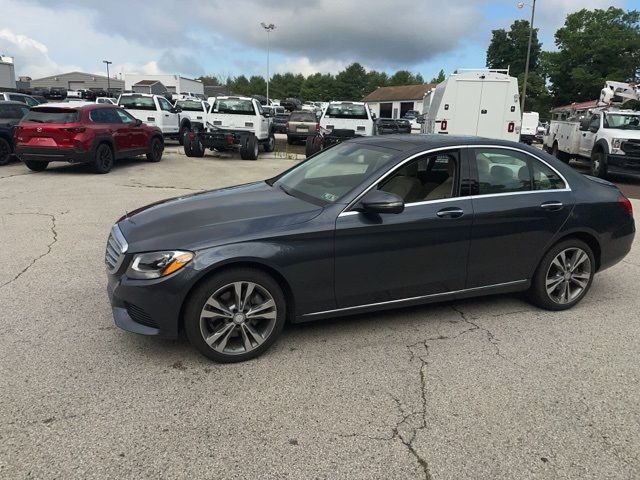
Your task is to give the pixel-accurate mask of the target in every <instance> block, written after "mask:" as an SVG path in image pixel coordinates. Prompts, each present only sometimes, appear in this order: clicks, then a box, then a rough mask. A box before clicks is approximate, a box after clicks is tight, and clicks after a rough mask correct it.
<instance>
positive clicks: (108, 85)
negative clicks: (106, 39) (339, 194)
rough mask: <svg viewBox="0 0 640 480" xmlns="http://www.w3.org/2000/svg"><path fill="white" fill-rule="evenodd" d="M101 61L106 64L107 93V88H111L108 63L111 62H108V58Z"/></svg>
mask: <svg viewBox="0 0 640 480" xmlns="http://www.w3.org/2000/svg"><path fill="white" fill-rule="evenodd" d="M102 63H106V64H107V93H108V92H109V90H111V82H110V81H109V65H111V64H112V63H113V62H110V61H109V60H103V61H102Z"/></svg>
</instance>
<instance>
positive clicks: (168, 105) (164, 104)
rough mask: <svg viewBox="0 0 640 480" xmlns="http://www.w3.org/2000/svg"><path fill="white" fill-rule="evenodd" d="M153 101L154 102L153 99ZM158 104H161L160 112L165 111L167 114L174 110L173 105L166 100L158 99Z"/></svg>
mask: <svg viewBox="0 0 640 480" xmlns="http://www.w3.org/2000/svg"><path fill="white" fill-rule="evenodd" d="M151 101H153V99H152V100H151ZM158 103H159V104H160V110H164V111H165V112H170V111H171V110H173V105H171V103H169V100H167V99H166V98H162V97H158Z"/></svg>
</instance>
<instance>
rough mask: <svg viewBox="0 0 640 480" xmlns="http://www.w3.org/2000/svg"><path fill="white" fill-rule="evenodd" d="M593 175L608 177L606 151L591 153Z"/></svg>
mask: <svg viewBox="0 0 640 480" xmlns="http://www.w3.org/2000/svg"><path fill="white" fill-rule="evenodd" d="M591 175H593V176H594V177H600V178H606V176H607V160H606V155H605V154H604V152H602V151H597V152H593V153H592V154H591Z"/></svg>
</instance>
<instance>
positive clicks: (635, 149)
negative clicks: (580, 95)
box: [543, 81, 640, 178]
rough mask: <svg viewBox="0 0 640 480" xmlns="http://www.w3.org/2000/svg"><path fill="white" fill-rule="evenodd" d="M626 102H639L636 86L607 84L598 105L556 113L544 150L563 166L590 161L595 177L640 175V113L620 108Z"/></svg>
mask: <svg viewBox="0 0 640 480" xmlns="http://www.w3.org/2000/svg"><path fill="white" fill-rule="evenodd" d="M627 100H640V88H639V87H638V86H637V85H632V84H628V83H622V82H613V81H607V82H606V84H605V87H604V88H603V89H602V91H601V92H600V99H599V100H598V102H597V105H595V106H593V104H592V106H591V107H589V106H585V105H584V104H572V105H568V106H566V107H564V108H559V109H556V110H555V112H554V117H555V118H553V119H552V120H551V123H550V124H549V129H548V131H547V133H546V135H545V136H544V145H543V148H544V149H545V150H547V151H548V152H550V153H551V154H552V155H555V156H556V157H558V158H559V159H560V160H562V161H564V162H569V160H570V159H571V158H578V159H585V160H587V161H589V163H590V166H591V175H593V176H596V177H600V178H605V177H606V176H607V175H608V174H609V173H616V172H618V173H631V174H640V111H637V110H630V109H623V108H621V107H622V104H623V103H624V102H625V101H627Z"/></svg>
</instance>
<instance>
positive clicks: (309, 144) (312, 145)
mask: <svg viewBox="0 0 640 480" xmlns="http://www.w3.org/2000/svg"><path fill="white" fill-rule="evenodd" d="M320 150H322V137H321V136H320V135H313V136H309V137H307V141H306V142H305V145H304V154H305V156H306V157H307V158H308V157H310V156H311V155H314V154H315V153H318V152H319V151H320Z"/></svg>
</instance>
